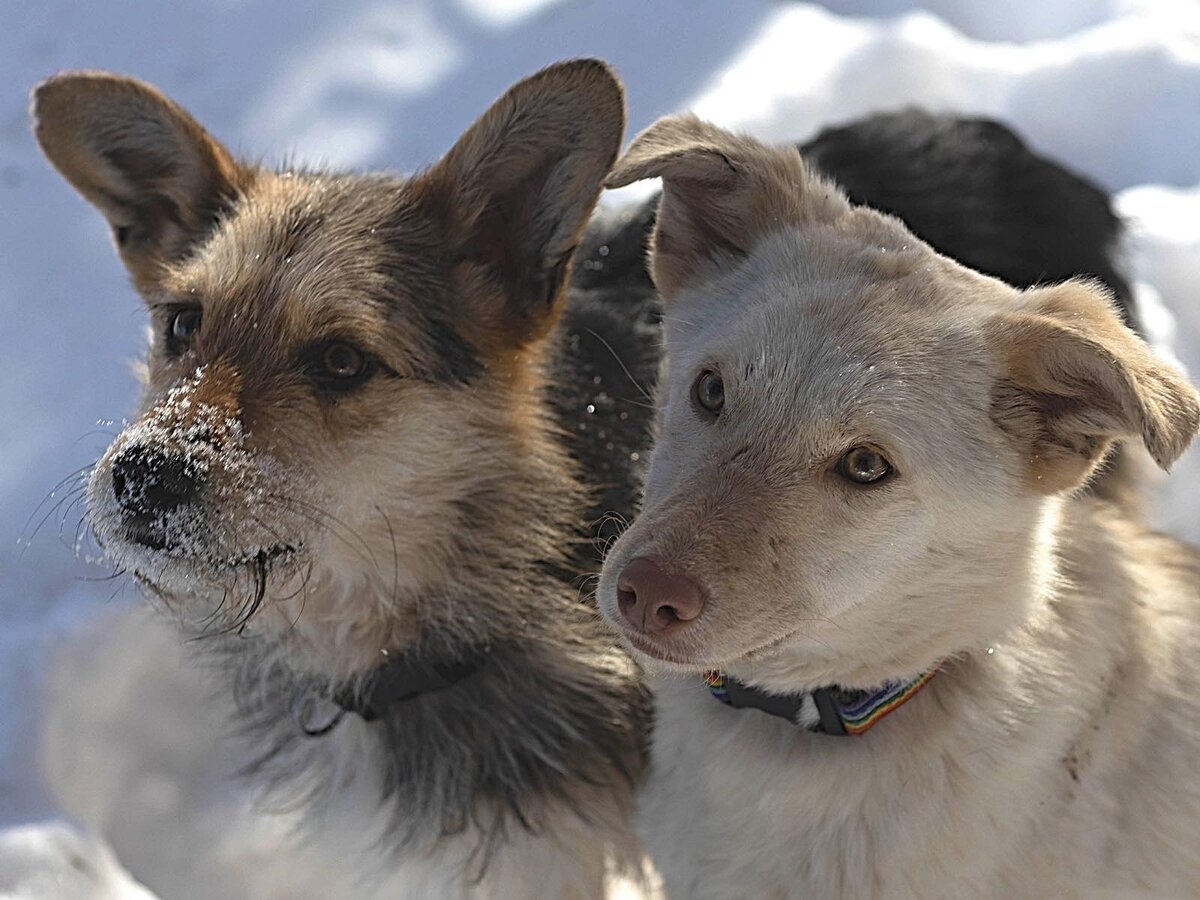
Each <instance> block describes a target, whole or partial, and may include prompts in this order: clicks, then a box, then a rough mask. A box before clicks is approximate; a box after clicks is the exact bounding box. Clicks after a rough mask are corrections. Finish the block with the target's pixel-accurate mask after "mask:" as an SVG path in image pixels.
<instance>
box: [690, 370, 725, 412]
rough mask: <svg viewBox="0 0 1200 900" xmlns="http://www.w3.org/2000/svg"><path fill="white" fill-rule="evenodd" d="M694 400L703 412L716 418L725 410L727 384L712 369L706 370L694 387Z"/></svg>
mask: <svg viewBox="0 0 1200 900" xmlns="http://www.w3.org/2000/svg"><path fill="white" fill-rule="evenodd" d="M692 399H693V400H695V402H696V406H697V407H699V408H700V409H701V410H702V411H703V412H705V413H707V414H708V415H710V416H712V417H713V418H716V417H717V416H719V415H720V414H721V410H722V409H724V408H725V382H724V381H722V380H721V376H720V375H718V374H717V373H716V372H714V371H713V370H712V369H705V370H704V371H703V372H701V373H700V377H699V378H697V379H696V383H695V384H694V385H693V386H692Z"/></svg>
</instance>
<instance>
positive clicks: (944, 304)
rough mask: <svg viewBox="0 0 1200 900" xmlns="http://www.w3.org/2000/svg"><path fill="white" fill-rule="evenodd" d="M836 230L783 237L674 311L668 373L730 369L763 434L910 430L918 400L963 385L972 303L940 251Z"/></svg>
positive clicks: (971, 362)
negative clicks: (775, 428) (849, 237)
mask: <svg viewBox="0 0 1200 900" xmlns="http://www.w3.org/2000/svg"><path fill="white" fill-rule="evenodd" d="M834 238H835V239H834V240H831V241H829V242H824V243H823V242H820V241H814V240H812V236H811V235H785V236H781V237H780V238H779V239H777V240H774V241H772V242H771V243H770V244H769V245H766V246H762V247H760V248H759V250H758V251H757V252H756V253H754V254H752V256H751V257H750V258H749V259H748V260H746V262H745V263H744V264H743V265H742V266H740V267H739V268H738V270H737V271H736V272H733V273H730V275H729V277H726V278H723V279H721V280H719V281H716V282H714V283H712V284H709V285H706V287H705V290H704V292H703V293H697V294H695V295H694V296H692V297H690V298H688V299H687V302H685V303H684V304H681V305H680V307H679V308H677V309H673V310H669V311H668V315H667V317H666V323H667V328H668V353H669V354H670V355H671V356H672V357H673V360H675V361H677V363H678V364H677V365H673V370H674V377H675V378H676V379H680V380H682V381H681V383H682V382H690V380H691V379H694V377H695V375H696V372H697V371H698V370H699V369H700V368H703V367H705V366H708V365H716V366H718V367H723V368H727V369H729V371H726V372H724V373H723V374H725V376H726V379H727V381H728V382H730V383H732V385H733V387H732V390H733V391H735V392H737V393H738V394H739V396H740V397H741V398H743V403H744V404H749V406H750V407H751V408H753V409H755V410H756V412H755V414H754V419H755V421H756V422H758V424H759V426H761V427H763V428H764V429H765V431H764V433H766V431H772V428H771V426H770V423H769V422H768V421H767V420H769V419H772V418H777V419H779V420H781V421H780V422H779V423H776V424H777V425H781V426H782V425H784V424H786V426H787V427H788V429H789V430H791V429H794V428H800V429H803V428H805V427H808V426H810V425H823V426H828V425H833V426H836V427H838V428H845V429H848V430H859V431H863V430H871V428H872V427H874V425H875V423H877V426H878V427H879V428H880V429H885V430H886V429H900V428H902V429H907V427H908V424H906V423H908V420H909V419H910V418H911V417H912V416H914V415H919V414H920V410H921V408H922V406H923V405H926V406H927V405H928V404H930V403H934V404H936V403H939V402H940V401H939V398H944V397H945V396H948V395H949V394H950V393H954V394H958V393H960V392H961V391H962V390H964V389H970V385H971V384H972V383H973V380H974V378H975V376H974V374H972V373H974V372H975V371H976V370H977V369H980V367H981V366H982V365H983V363H981V361H980V357H981V350H980V347H979V345H978V342H977V340H976V339H975V338H974V336H973V335H974V333H975V330H974V329H973V328H972V327H971V321H972V319H973V317H974V316H976V315H977V312H978V310H977V308H976V307H975V306H974V305H973V303H972V302H971V301H969V300H968V301H962V302H960V301H959V299H958V292H957V290H956V288H955V286H950V287H949V288H948V287H947V286H946V284H945V283H944V281H945V278H944V273H943V272H942V271H941V269H942V263H941V262H939V260H938V258H937V257H936V256H934V255H933V254H931V253H927V252H925V251H924V250H922V251H921V252H918V253H914V254H911V255H910V256H909V257H908V258H907V259H904V258H898V257H897V254H896V252H895V250H894V249H893V248H891V247H879V246H863V245H861V244H857V245H855V244H850V245H846V244H844V242H839V241H838V240H836V236H834ZM980 371H982V370H981V369H980ZM743 408H744V407H743ZM772 433H773V432H772Z"/></svg>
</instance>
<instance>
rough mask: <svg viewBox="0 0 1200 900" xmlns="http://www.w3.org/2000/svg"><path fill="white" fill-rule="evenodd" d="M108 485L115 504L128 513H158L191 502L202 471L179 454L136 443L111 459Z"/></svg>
mask: <svg viewBox="0 0 1200 900" xmlns="http://www.w3.org/2000/svg"><path fill="white" fill-rule="evenodd" d="M112 484H113V493H114V494H115V495H116V498H117V503H118V505H120V507H121V509H122V511H124V512H125V513H126V514H127V515H128V516H130V517H134V518H140V517H145V516H161V515H164V514H166V513H170V512H173V511H175V510H176V509H178V508H179V507H181V506H186V505H187V504H189V503H194V502H195V501H196V500H197V498H198V497H199V496H200V490H201V488H202V487H203V474H202V472H201V471H200V470H199V468H198V467H197V466H195V465H193V464H190V463H189V461H188V460H187V458H186V457H184V456H183V455H181V454H171V453H165V452H163V451H161V450H156V449H154V448H151V447H147V446H144V445H141V444H138V445H135V446H132V447H129V448H127V449H125V450H123V451H121V453H120V454H118V456H117V457H116V459H114V460H113V464H112Z"/></svg>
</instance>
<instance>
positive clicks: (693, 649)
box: [610, 621, 802, 675]
mask: <svg viewBox="0 0 1200 900" xmlns="http://www.w3.org/2000/svg"><path fill="white" fill-rule="evenodd" d="M610 624H614V623H612V622H611V621H610ZM616 627H617V629H618V632H619V634H620V637H621V640H622V643H624V645H625V646H626V648H628V650H629V651H630V653H631V654H632V655H633V656H634V658H635V659H637V660H638V662H639V663H640V664H641V665H642V666H643V667H645V668H646V669H648V670H650V671H653V672H655V673H657V674H674V675H696V674H700V673H703V672H708V671H712V670H714V669H716V670H726V669H732V668H736V667H738V666H739V665H743V664H760V663H763V662H769V661H771V660H774V659H778V658H781V657H785V656H787V655H790V653H791V652H792V651H793V649H794V647H793V645H794V644H795V643H797V641H798V640H801V641H802V638H801V633H800V630H798V629H797V630H795V631H789V632H788V633H786V634H783V635H779V636H777V637H773V638H767V639H764V640H763V641H761V642H759V643H754V644H751V645H750V646H749V647H746V648H737V647H721V648H712V647H707V646H704V643H705V642H703V641H702V642H699V644H692V645H691V646H688V647H686V648H685V647H680V646H678V645H677V644H676V642H675V641H671V640H667V641H663V640H662V639H659V638H655V637H653V636H652V635H647V634H642V633H640V632H634V631H630V630H628V629H627V628H625V627H623V626H622V625H620V624H616Z"/></svg>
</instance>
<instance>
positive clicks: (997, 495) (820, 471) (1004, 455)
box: [599, 117, 1200, 690]
mask: <svg viewBox="0 0 1200 900" xmlns="http://www.w3.org/2000/svg"><path fill="white" fill-rule="evenodd" d="M654 176H660V177H662V179H663V182H664V191H663V199H662V202H661V206H660V209H659V215H658V223H657V230H656V233H655V235H654V245H653V250H652V268H653V274H654V277H655V280H656V282H657V284H658V286H659V288H660V290H661V291H662V294H663V299H664V303H665V309H666V311H665V335H664V339H665V345H666V357H667V359H666V362H665V368H664V373H663V377H662V379H661V382H660V395H659V406H660V410H661V412H660V420H659V436H658V441H657V444H656V447H655V449H654V452H653V456H652V460H651V463H650V470H649V475H648V481H647V485H646V489H645V502H644V506H643V510H642V513H641V515H640V517H639V518H638V520H637V521H636V522H635V523H634V524H633V526H632V527H631V528H630V529H629V530H628V531H627V532H626V533H625V534H624V535H623V536H622V537H621V539H620V540H619V541H618V542H617V544H616V545H615V546H614V548H613V549H612V551H611V552H610V554H609V556H608V559H607V561H606V563H605V567H604V574H603V577H602V580H601V583H600V587H599V599H600V606H601V610H602V612H603V614H604V616H605V617H606V618H607V619H608V620H609V622H610V623H612V624H613V625H615V626H616V627H617V628H618V629H619V630H620V631H621V632H622V633H623V634H624V635H625V637H626V638H627V639H628V641H629V642H630V644H631V645H632V646H633V647H634V648H635V649H636V650H637V651H639V652H640V654H641V655H642V656H644V657H646V658H649V659H653V660H658V661H661V662H662V663H663V664H664V667H665V668H666V669H668V670H675V671H698V670H702V669H707V668H723V669H726V670H727V671H730V672H731V673H732V674H734V675H737V676H738V677H745V678H749V679H750V680H752V681H754V682H755V683H757V684H760V685H762V686H764V687H768V688H771V687H775V688H776V689H780V690H794V689H797V687H798V686H800V685H808V686H810V687H815V686H819V685H821V684H829V683H841V684H849V685H862V686H867V685H873V684H878V683H881V682H882V681H884V680H886V679H889V678H894V677H900V676H905V675H912V674H916V673H918V672H920V671H922V669H924V668H925V667H927V666H929V665H930V664H932V663H933V662H934V661H936V660H937V659H938V658H939V657H941V656H942V655H944V654H947V653H951V652H954V651H957V650H961V649H964V648H965V647H968V646H971V645H972V642H974V641H978V640H987V639H989V637H995V636H998V634H999V633H1000V632H1001V631H1002V630H1003V629H1004V628H1006V627H1008V626H1009V625H1011V624H1012V623H1013V622H1015V621H1016V620H1017V619H1018V618H1019V617H1020V616H1021V615H1022V612H1023V610H1025V609H1027V604H1028V602H1029V598H1030V597H1032V596H1035V595H1036V593H1037V589H1038V585H1039V581H1040V580H1041V579H1045V578H1048V577H1050V574H1051V566H1050V565H1049V556H1050V554H1051V552H1052V540H1051V539H1050V536H1051V535H1052V534H1053V518H1054V515H1055V512H1056V510H1057V509H1058V505H1059V504H1058V503H1057V501H1056V500H1055V499H1054V498H1056V497H1058V496H1061V495H1063V494H1065V493H1069V492H1071V491H1073V490H1075V489H1076V488H1077V487H1078V486H1079V485H1081V484H1082V483H1083V482H1084V481H1085V480H1086V479H1087V478H1088V477H1089V475H1090V473H1091V472H1092V471H1093V469H1094V467H1095V466H1096V465H1097V464H1098V462H1099V461H1100V460H1101V459H1102V457H1103V455H1104V453H1105V450H1106V448H1107V447H1108V446H1109V444H1110V442H1112V441H1114V440H1118V439H1125V438H1129V439H1136V440H1138V441H1141V442H1143V443H1144V444H1145V446H1146V447H1147V448H1148V450H1149V451H1150V453H1151V454H1152V455H1153V457H1154V458H1155V459H1156V460H1157V461H1158V463H1159V464H1160V465H1162V466H1164V467H1166V466H1167V465H1169V464H1170V463H1171V462H1172V461H1173V460H1174V459H1175V458H1176V457H1177V456H1178V455H1179V454H1180V453H1181V452H1182V451H1183V450H1184V448H1185V447H1186V445H1187V443H1188V442H1189V440H1190V439H1191V437H1192V435H1193V434H1194V432H1195V431H1196V428H1197V421H1198V418H1200V405H1198V401H1197V395H1196V392H1195V391H1194V390H1193V389H1192V387H1191V386H1190V385H1189V384H1188V383H1187V382H1186V381H1185V380H1184V379H1183V378H1182V377H1181V376H1180V375H1179V373H1177V372H1175V371H1173V370H1172V369H1171V368H1169V367H1168V366H1166V365H1164V364H1163V363H1162V362H1161V361H1159V360H1158V359H1156V358H1155V357H1154V356H1153V355H1152V354H1151V352H1150V351H1149V350H1148V349H1147V347H1146V346H1145V345H1144V344H1143V343H1142V342H1141V341H1140V340H1139V339H1138V338H1137V337H1135V336H1134V335H1133V334H1132V333H1131V332H1130V331H1129V330H1127V329H1126V328H1125V327H1124V326H1123V325H1121V323H1120V321H1119V319H1118V318H1117V316H1116V315H1115V314H1114V312H1113V309H1112V307H1111V304H1110V302H1109V300H1108V298H1107V297H1106V296H1105V295H1104V294H1103V292H1101V291H1100V290H1098V289H1097V288H1095V287H1093V286H1091V285H1088V284H1084V283H1076V282H1069V283H1066V284H1062V285H1058V286H1054V287H1045V288H1037V289H1031V290H1028V291H1024V292H1021V291H1018V290H1015V289H1013V288H1011V287H1009V286H1007V285H1005V284H1003V283H1001V282H999V281H996V280H994V279H991V278H987V277H984V276H982V275H979V274H977V273H975V272H973V271H970V270H968V269H966V268H964V267H962V266H960V265H958V264H956V263H955V262H953V261H951V260H949V259H946V258H944V257H942V256H939V255H938V254H937V253H935V252H934V251H933V250H932V249H931V248H929V247H928V246H926V245H925V244H923V243H922V242H921V241H919V240H918V239H917V238H915V237H914V236H913V235H912V234H911V233H910V232H909V231H908V230H907V229H906V228H905V227H904V226H903V224H901V223H900V222H899V221H897V220H895V219H892V218H889V217H887V216H884V215H881V214H878V213H876V212H874V211H872V210H869V209H866V208H861V207H858V208H856V207H852V206H851V205H850V204H849V203H848V202H847V200H846V199H845V197H844V196H843V194H842V193H841V192H840V191H839V190H838V189H837V188H836V187H834V186H833V185H831V184H829V183H827V182H825V181H823V180H821V179H820V178H818V177H816V176H814V175H813V174H812V173H811V172H809V171H808V170H807V169H806V167H805V165H804V163H803V161H802V160H801V158H800V156H799V154H798V153H796V151H795V150H792V149H773V148H769V147H766V146H763V145H761V144H759V143H757V142H755V141H753V140H750V139H747V138H743V137H738V136H734V135H731V134H728V133H726V132H724V131H721V130H719V129H717V128H714V127H712V126H709V125H707V124H705V123H703V122H701V121H699V120H697V119H695V118H691V117H684V118H675V119H668V120H664V121H661V122H659V123H657V124H656V125H654V126H652V127H651V128H650V129H649V130H648V131H647V132H645V133H644V134H642V135H641V136H640V137H638V138H637V139H636V140H635V141H634V143H633V145H632V146H631V148H630V150H629V152H628V154H627V156H626V157H625V158H624V159H623V160H622V161H621V162H619V163H618V164H617V167H616V169H615V171H614V174H613V175H612V177H611V179H610V182H609V183H610V185H612V186H619V185H623V184H626V183H629V182H631V181H635V180H637V179H640V178H647V177H654Z"/></svg>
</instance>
